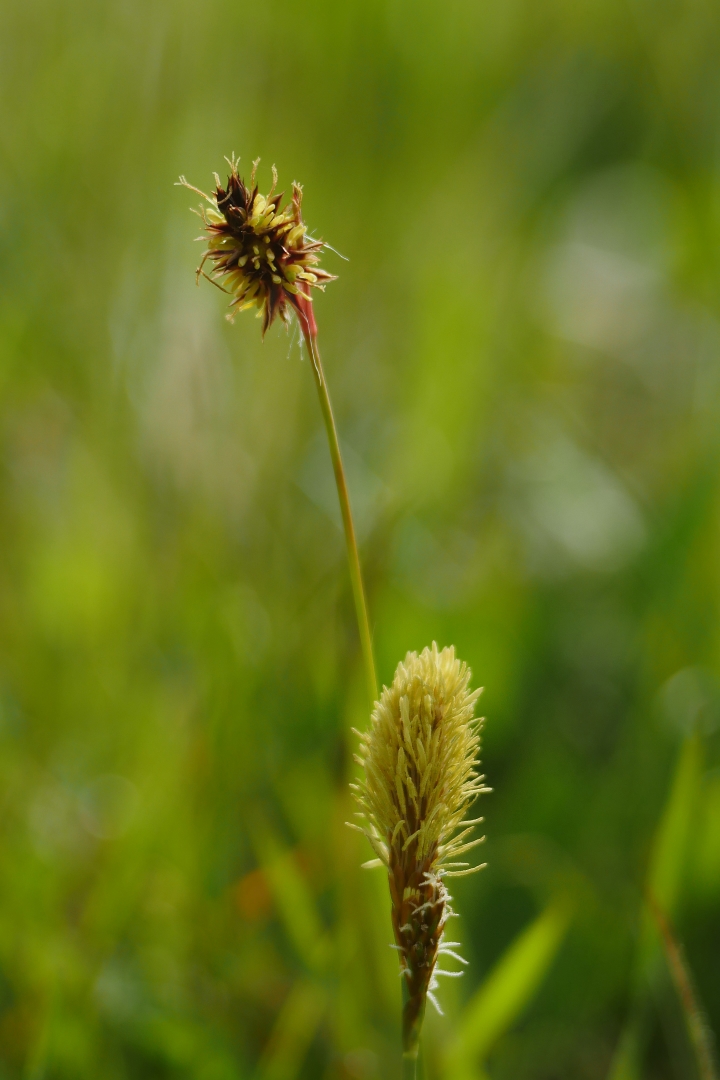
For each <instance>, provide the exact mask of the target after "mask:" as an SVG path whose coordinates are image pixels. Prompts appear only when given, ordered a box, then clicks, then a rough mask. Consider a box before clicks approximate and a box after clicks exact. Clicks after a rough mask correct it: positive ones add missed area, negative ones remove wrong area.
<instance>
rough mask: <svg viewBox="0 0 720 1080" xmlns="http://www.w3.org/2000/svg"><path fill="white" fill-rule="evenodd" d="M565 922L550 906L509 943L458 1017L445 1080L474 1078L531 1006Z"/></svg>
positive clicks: (565, 915) (563, 911) (563, 912)
mask: <svg viewBox="0 0 720 1080" xmlns="http://www.w3.org/2000/svg"><path fill="white" fill-rule="evenodd" d="M569 920H570V910H569V907H568V906H567V905H566V904H561V903H554V904H551V905H550V907H548V908H547V909H546V910H545V911H544V912H543V913H542V914H541V915H539V916H538V917H537V919H535V921H534V922H533V923H531V925H530V926H528V927H527V928H526V929H525V930H523V931H522V933H521V934H520V935H519V936H518V937H517V938H516V939H515V941H513V942H512V944H511V945H510V946H509V948H508V949H507V950H506V952H505V954H504V955H503V956H502V957H501V958H500V960H499V961H498V963H497V964H496V966H495V967H494V969H493V970H492V971H491V972H490V974H489V976H488V977H487V979H486V980H485V982H484V983H483V985H482V986H481V987H480V989H479V990H478V991H477V992H476V994H475V995H474V997H473V998H472V999H471V1001H470V1002H469V1003H468V1005H467V1007H466V1008H465V1011H464V1013H463V1014H462V1016H461V1017H460V1020H459V1023H458V1027H457V1035H456V1040H455V1043H454V1045H453V1047H452V1050H451V1053H450V1056H449V1066H450V1067H449V1070H448V1071H447V1074H446V1075H447V1077H448V1080H454V1078H456V1077H457V1076H458V1075H460V1074H464V1075H466V1076H473V1075H477V1074H476V1073H475V1072H473V1065H474V1063H475V1062H480V1061H483V1060H484V1059H485V1057H486V1056H487V1054H488V1051H489V1050H490V1049H491V1047H492V1046H493V1044H494V1043H495V1042H496V1041H497V1040H498V1039H499V1038H500V1036H501V1035H503V1034H504V1033H505V1032H506V1031H507V1030H508V1029H509V1028H510V1027H512V1025H513V1024H514V1023H515V1021H516V1020H517V1019H518V1017H519V1016H520V1015H521V1013H522V1012H523V1010H524V1009H525V1007H526V1006H527V1004H528V1003H529V1002H530V1001H531V1000H532V998H533V996H534V995H535V993H536V991H537V989H538V987H539V986H540V983H541V982H542V980H543V979H544V977H545V975H546V974H547V972H548V970H549V968H550V965H551V964H552V962H553V960H554V958H555V956H556V954H557V951H558V949H559V948H560V945H561V943H562V940H563V938H564V936H565V932H566V930H567V927H568V923H569Z"/></svg>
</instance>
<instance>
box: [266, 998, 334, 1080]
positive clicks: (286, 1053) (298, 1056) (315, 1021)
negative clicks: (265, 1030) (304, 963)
mask: <svg viewBox="0 0 720 1080" xmlns="http://www.w3.org/2000/svg"><path fill="white" fill-rule="evenodd" d="M326 1005H327V996H326V993H325V991H324V990H323V989H322V987H320V986H318V985H317V984H316V983H312V982H309V981H308V980H306V979H301V980H299V981H298V982H296V983H295V985H294V986H293V988H292V990H291V991H290V993H289V994H288V996H287V999H286V1001H285V1003H284V1004H283V1007H282V1009H281V1010H280V1013H279V1015H278V1018H277V1021H276V1023H275V1028H274V1030H273V1033H272V1035H271V1036H270V1041H269V1043H268V1046H267V1049H266V1051H265V1053H264V1055H263V1059H262V1062H261V1065H260V1075H261V1077H262V1080H293V1078H294V1077H296V1076H297V1075H298V1073H299V1072H300V1069H301V1067H302V1063H303V1060H304V1058H305V1055H306V1054H307V1051H308V1047H309V1046H310V1043H311V1042H312V1041H313V1039H314V1037H315V1034H316V1032H317V1029H318V1026H319V1024H320V1021H321V1020H322V1016H323V1013H324V1012H325V1008H326Z"/></svg>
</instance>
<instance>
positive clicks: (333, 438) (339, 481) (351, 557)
mask: <svg viewBox="0 0 720 1080" xmlns="http://www.w3.org/2000/svg"><path fill="white" fill-rule="evenodd" d="M304 337H305V344H306V345H307V350H308V353H309V354H310V360H311V361H312V369H313V375H314V377H315V385H316V387H317V392H318V397H319V398H320V408H321V410H322V414H323V420H324V421H325V431H326V432H327V438H328V444H329V446H330V457H331V458H332V465H333V472H334V473H335V483H336V485H337V492H338V498H339V499H340V512H341V514H342V521H343V527H344V530H345V544H346V547H347V557H348V565H349V568H350V582H351V584H352V592H353V599H354V601H355V615H356V617H357V623H358V630H359V632H360V645H361V647H362V654H363V660H364V662H365V676H366V679H367V689H368V695H369V698H370V707H371V708H372V706H373V705H374V704H375V701H376V699H377V678H376V676H375V661H374V659H373V647H372V635H371V633H370V622H369V620H368V611H367V603H366V600H365V589H364V586H363V579H362V570H361V569H360V554H359V552H358V546H357V538H356V536H355V526H354V524H353V517H352V510H351V509H350V495H349V493H348V487H347V481H346V479H345V469H344V468H343V462H342V455H341V453H340V443H339V441H338V434H337V428H336V427H335V417H334V416H333V411H332V405H331V404H330V394H329V392H328V387H327V383H326V381H325V373H324V371H323V366H322V362H321V360H320V352H319V350H318V344H317V336H316V335H315V334H313V333H311V332H310V331H308V330H305V331H304ZM413 1075H414V1074H413Z"/></svg>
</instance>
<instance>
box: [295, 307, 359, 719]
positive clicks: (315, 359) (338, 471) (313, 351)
mask: <svg viewBox="0 0 720 1080" xmlns="http://www.w3.org/2000/svg"><path fill="white" fill-rule="evenodd" d="M313 321H314V320H313ZM303 336H304V338H305V344H306V345H307V350H308V353H309V354H310V360H311V362H312V369H313V375H314V377H315V385H316V387H317V392H318V397H319V398H320V408H321V410H322V414H323V420H324V421H325V431H326V432H327V438H328V444H329V447H330V457H331V458H332V465H333V472H334V473H335V483H336V485H337V492H338V498H339V499H340V512H341V514H342V521H343V527H344V530H345V545H346V547H347V557H348V565H349V568H350V582H351V584H352V592H353V600H354V601H355V615H356V617H357V624H358V630H359V632H360V645H361V647H362V654H363V660H364V662H365V676H366V679H367V689H368V695H369V697H370V707H371V708H372V707H373V706H374V704H375V701H376V699H377V679H376V676H375V661H374V659H373V648H372V635H371V633H370V622H369V620H368V611H367V603H366V600H365V589H364V586H363V579H362V571H361V569H360V554H359V552H358V546H357V538H356V536H355V526H354V524H353V517H352V511H351V509H350V495H349V493H348V487H347V481H346V479H345V469H344V468H343V462H342V455H341V453H340V443H339V441H338V434H337V428H336V427H335V417H334V416H333V411H332V405H331V404H330V394H329V392H328V388H327V383H326V382H325V373H324V371H323V366H322V362H321V360H320V353H319V351H318V344H317V335H316V334H314V333H312V330H311V329H308V328H305V327H304V328H303Z"/></svg>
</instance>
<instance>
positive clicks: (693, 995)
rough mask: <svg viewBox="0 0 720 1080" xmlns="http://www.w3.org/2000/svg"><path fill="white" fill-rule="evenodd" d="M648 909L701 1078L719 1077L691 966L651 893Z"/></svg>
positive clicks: (714, 1079)
mask: <svg viewBox="0 0 720 1080" xmlns="http://www.w3.org/2000/svg"><path fill="white" fill-rule="evenodd" d="M647 902H648V908H649V909H650V912H651V914H652V916H653V918H654V919H655V922H656V924H657V927H658V930H659V931H660V938H661V940H662V943H663V948H664V949H665V956H666V958H667V962H668V967H669V968H670V974H671V975H672V980H673V983H674V984H675V989H676V990H677V994H678V997H679V999H680V1004H681V1005H682V1010H683V1013H684V1016H685V1023H686V1024H687V1029H688V1035H689V1036H690V1042H691V1043H692V1048H693V1051H694V1053H695V1060H696V1061H697V1066H698V1072H699V1074H700V1077H701V1080H718V1074H717V1069H716V1067H715V1061H714V1055H713V1037H712V1033H711V1031H710V1029H709V1028H708V1025H707V1021H706V1020H705V1015H704V1013H703V1010H702V1009H701V1007H700V1003H699V1001H698V996H697V991H696V990H695V987H694V985H693V979H692V975H691V973H690V968H689V967H688V963H687V960H686V958H685V955H684V951H683V948H682V946H681V945H680V943H679V942H678V940H677V938H676V937H675V933H674V931H673V928H672V926H671V925H670V923H669V921H668V919H667V918H666V917H665V913H664V912H663V911H662V909H661V908H660V905H659V904H658V903H657V901H656V900H655V897H654V896H653V895H652V893H648V896H647Z"/></svg>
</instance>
